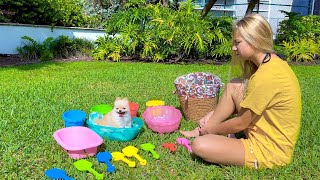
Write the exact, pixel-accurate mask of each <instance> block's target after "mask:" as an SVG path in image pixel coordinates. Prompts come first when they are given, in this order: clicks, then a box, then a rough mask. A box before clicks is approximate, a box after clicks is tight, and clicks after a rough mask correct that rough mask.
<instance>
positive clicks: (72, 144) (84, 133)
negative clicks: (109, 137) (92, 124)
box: [53, 126, 103, 159]
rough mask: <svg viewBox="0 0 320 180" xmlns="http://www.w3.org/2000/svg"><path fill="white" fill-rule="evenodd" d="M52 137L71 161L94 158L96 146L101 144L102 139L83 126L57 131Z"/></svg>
mask: <svg viewBox="0 0 320 180" xmlns="http://www.w3.org/2000/svg"><path fill="white" fill-rule="evenodd" d="M53 137H54V139H55V140H56V141H57V143H58V144H59V145H60V146H61V147H62V148H63V149H64V150H66V151H67V152H68V154H69V156H70V157H71V158H73V159H81V158H85V157H87V156H94V155H95V154H96V153H97V149H98V146H100V145H101V144H102V143H103V139H102V138H101V137H100V136H99V135H98V134H97V133H95V132H94V131H92V130H91V129H89V128H87V127H83V126H73V127H67V128H62V129H59V130H57V131H56V132H55V133H54V134H53Z"/></svg>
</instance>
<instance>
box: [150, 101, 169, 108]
mask: <svg viewBox="0 0 320 180" xmlns="http://www.w3.org/2000/svg"><path fill="white" fill-rule="evenodd" d="M164 104H165V102H164V101H161V100H151V101H148V102H146V106H147V107H151V106H164Z"/></svg>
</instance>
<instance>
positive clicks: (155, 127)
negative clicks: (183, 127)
mask: <svg viewBox="0 0 320 180" xmlns="http://www.w3.org/2000/svg"><path fill="white" fill-rule="evenodd" d="M142 117H143V119H144V120H145V123H146V124H147V126H148V127H149V128H150V129H151V130H152V131H154V132H158V133H159V134H163V133H171V132H173V131H175V130H177V129H178V128H179V125H180V121H181V118H182V115H181V112H180V110H179V109H176V108H175V107H173V106H154V107H148V108H147V109H146V110H145V111H144V112H143V113H142Z"/></svg>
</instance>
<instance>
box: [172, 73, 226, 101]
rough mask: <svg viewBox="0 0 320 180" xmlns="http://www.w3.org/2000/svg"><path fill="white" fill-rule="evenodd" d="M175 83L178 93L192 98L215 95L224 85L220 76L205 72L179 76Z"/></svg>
mask: <svg viewBox="0 0 320 180" xmlns="http://www.w3.org/2000/svg"><path fill="white" fill-rule="evenodd" d="M174 85H175V87H176V91H177V93H178V95H180V96H188V97H192V98H211V97H215V96H217V95H218V94H219V91H220V88H221V87H222V86H223V84H222V83H221V80H220V78H219V77H218V76H215V75H213V74H211V73H205V72H196V73H190V74H186V75H183V76H179V77H178V78H177V79H176V80H175V81H174Z"/></svg>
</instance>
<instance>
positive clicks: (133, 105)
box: [129, 102, 139, 117]
mask: <svg viewBox="0 0 320 180" xmlns="http://www.w3.org/2000/svg"><path fill="white" fill-rule="evenodd" d="M129 106H130V114H131V117H137V113H138V110H139V104H137V103H135V102H129Z"/></svg>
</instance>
